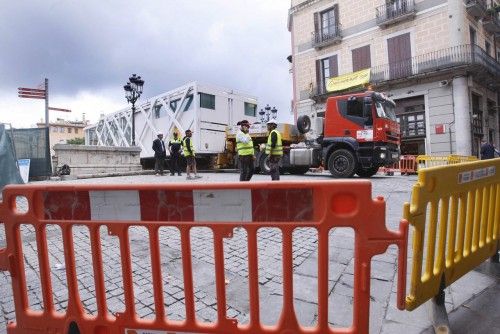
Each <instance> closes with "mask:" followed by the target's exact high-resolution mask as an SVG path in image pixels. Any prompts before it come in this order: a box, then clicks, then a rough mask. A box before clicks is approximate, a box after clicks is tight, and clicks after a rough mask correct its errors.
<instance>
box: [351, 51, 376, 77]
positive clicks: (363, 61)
mask: <svg viewBox="0 0 500 334" xmlns="http://www.w3.org/2000/svg"><path fill="white" fill-rule="evenodd" d="M371 66H372V62H371V57H370V46H369V45H366V46H363V47H360V48H357V49H353V50H352V71H353V72H356V71H360V70H364V69H366V68H370V67H371Z"/></svg>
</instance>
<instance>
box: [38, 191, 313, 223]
mask: <svg viewBox="0 0 500 334" xmlns="http://www.w3.org/2000/svg"><path fill="white" fill-rule="evenodd" d="M43 204H44V216H45V219H47V220H92V221H120V222H125V221H127V222H129V221H168V222H171V221H182V222H189V221H195V222H265V221H268V222H285V221H311V220H313V211H314V209H313V208H314V205H313V190H312V189H309V188H295V189H227V190H222V189H214V190H209V189H200V190H196V189H195V190H168V189H167V190H163V189H161V190H91V191H53V192H52V191H49V192H44V195H43Z"/></svg>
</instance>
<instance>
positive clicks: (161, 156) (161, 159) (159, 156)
mask: <svg viewBox="0 0 500 334" xmlns="http://www.w3.org/2000/svg"><path fill="white" fill-rule="evenodd" d="M153 151H154V152H155V175H156V176H160V175H163V166H164V165H165V159H166V158H167V151H166V150H165V143H164V142H163V133H161V132H158V138H156V139H155V140H153Z"/></svg>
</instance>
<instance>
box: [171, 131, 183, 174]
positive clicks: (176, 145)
mask: <svg viewBox="0 0 500 334" xmlns="http://www.w3.org/2000/svg"><path fill="white" fill-rule="evenodd" d="M181 147H182V140H181V139H180V138H179V135H178V134H177V132H174V137H173V138H172V139H170V141H169V142H168V150H169V151H170V175H174V174H175V173H177V175H179V176H181V166H180V160H181Z"/></svg>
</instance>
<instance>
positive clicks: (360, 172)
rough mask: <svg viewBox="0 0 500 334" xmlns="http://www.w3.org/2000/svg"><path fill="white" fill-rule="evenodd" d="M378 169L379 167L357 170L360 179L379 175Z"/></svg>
mask: <svg viewBox="0 0 500 334" xmlns="http://www.w3.org/2000/svg"><path fill="white" fill-rule="evenodd" d="M378 168H379V167H378V166H375V167H369V168H362V167H359V168H358V169H357V170H356V174H358V176H359V177H372V176H373V175H375V174H377V172H378Z"/></svg>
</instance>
